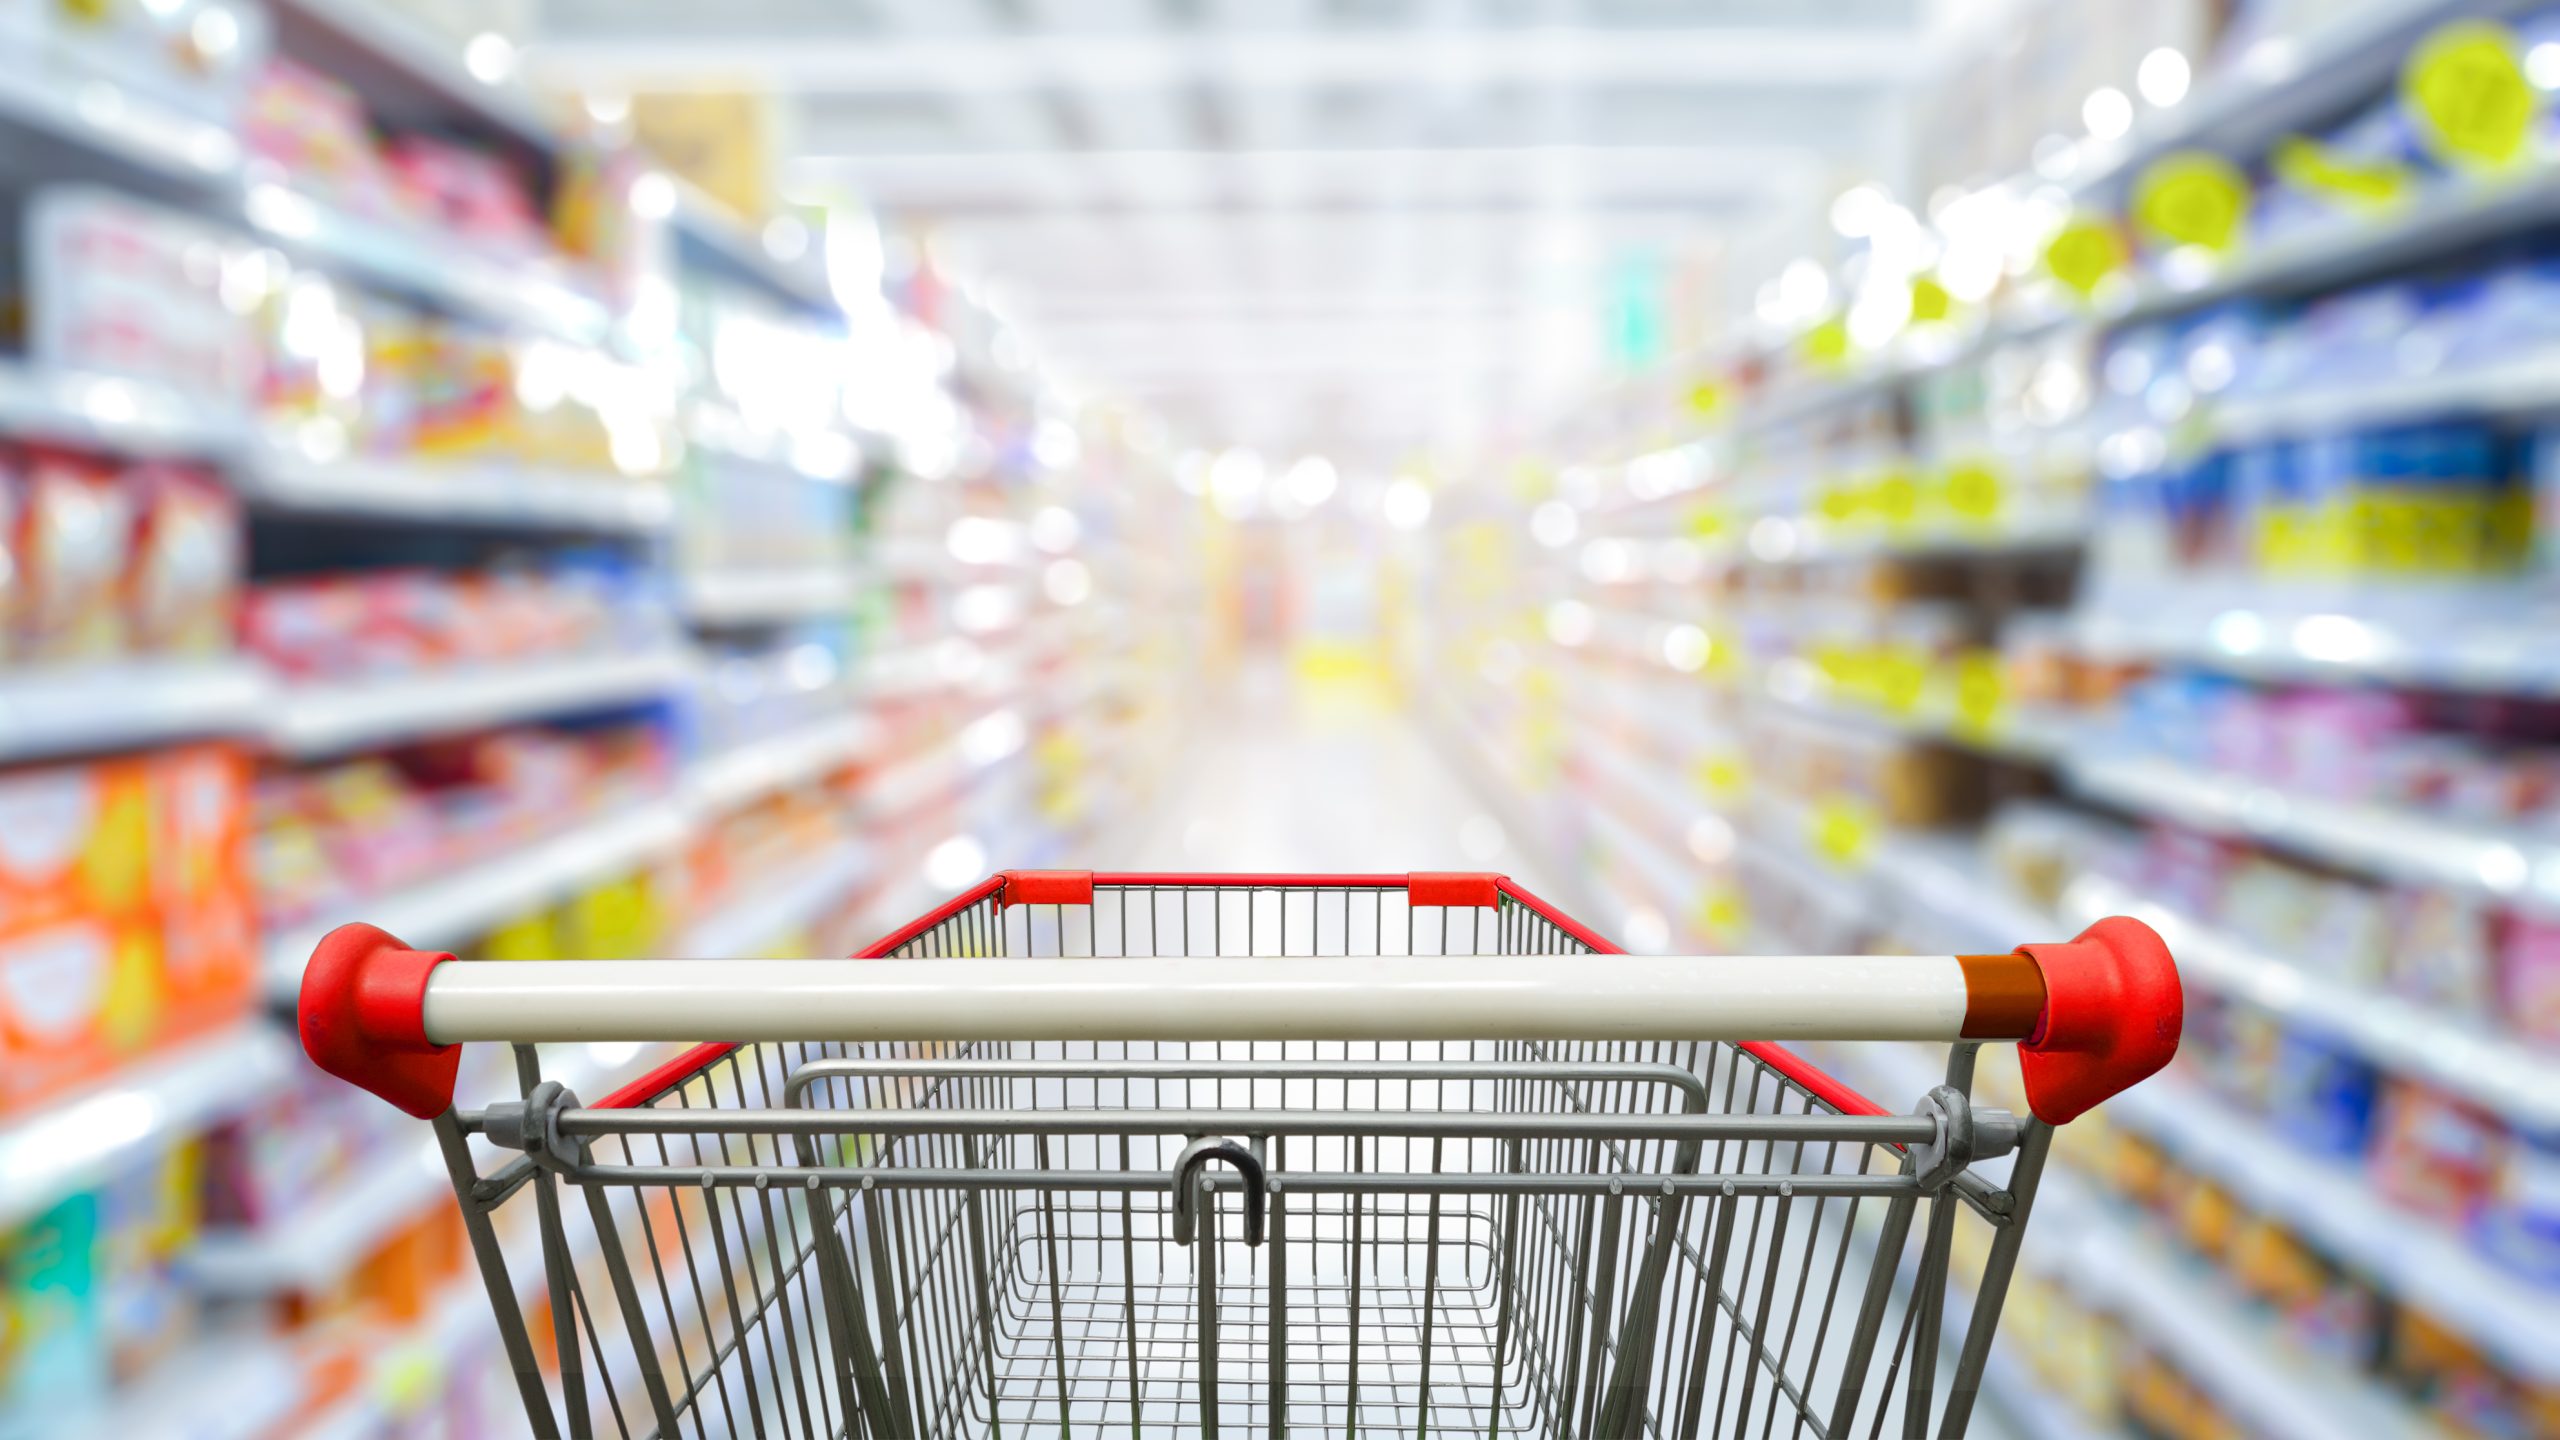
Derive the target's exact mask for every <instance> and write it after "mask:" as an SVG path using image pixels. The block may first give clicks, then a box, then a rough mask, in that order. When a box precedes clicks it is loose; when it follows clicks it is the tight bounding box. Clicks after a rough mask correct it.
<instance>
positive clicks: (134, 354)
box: [0, 186, 258, 414]
mask: <svg viewBox="0 0 2560 1440" xmlns="http://www.w3.org/2000/svg"><path fill="white" fill-rule="evenodd" d="M18 223H19V224H21V225H22V226H23V227H24V232H25V238H24V244H23V253H22V254H21V256H20V269H21V271H22V272H23V273H20V274H15V275H0V285H11V284H15V285H21V286H23V287H24V289H23V291H22V292H21V293H22V294H23V297H24V301H25V313H26V353H27V357H28V359H30V360H31V361H33V362H35V363H36V364H39V365H43V366H47V367H51V368H55V369H59V370H64V371H71V372H76V373H87V374H96V375H106V376H115V377H120V378H123V379H127V380H136V381H144V382H148V383H150V384H152V385H154V386H156V387H159V388H161V389H164V390H166V391H168V392H170V393H172V394H175V395H177V396H179V397H182V398H184V399H186V400H188V401H192V402H195V403H197V404H199V405H201V406H204V407H206V408H207V409H208V410H210V411H212V412H213V413H216V414H231V413H237V411H239V410H240V409H242V408H244V407H245V405H246V404H247V402H248V400H249V397H250V396H251V394H252V393H253V391H254V388H255V386H256V383H257V373H258V341H257V336H256V333H255V330H254V328H253V327H252V326H251V324H250V323H249V320H248V318H247V316H246V315H245V314H244V313H243V306H242V305H241V304H239V303H238V302H239V299H240V297H241V294H242V284H243V276H244V275H245V274H246V273H248V272H249V271H250V269H251V268H252V267H253V266H254V265H255V259H254V255H255V252H254V251H253V250H251V249H250V248H249V247H248V246H247V244H246V243H245V242H244V241H242V240H241V239H240V238H239V237H238V236H237V235H236V234H234V233H233V232H231V231H228V230H224V229H222V228H220V227H218V226H214V225H208V224H206V223H205V222H203V221H201V220H198V219H196V218H195V217H193V216H190V215H185V214H182V213H179V212H177V211H173V210H167V209H163V208H161V207H159V206H156V205H153V204H151V203H150V202H148V201H143V200H136V199H132V198H130V197H127V196H125V195H121V194H118V193H115V192H112V191H106V190H98V189H90V188H85V187H78V186H45V187H42V188H39V189H38V190H36V191H35V192H34V193H33V195H32V196H31V197H30V198H29V199H28V200H27V202H26V205H25V210H24V214H23V216H21V217H20V218H19V221H18Z"/></svg>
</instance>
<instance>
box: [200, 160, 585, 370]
mask: <svg viewBox="0 0 2560 1440" xmlns="http://www.w3.org/2000/svg"><path fill="white" fill-rule="evenodd" d="M241 208H242V213H243V214H245V215H246V216H247V217H248V220H249V223H250V225H252V226H253V227H255V228H256V229H257V230H258V231H259V233H261V234H262V235H264V236H266V238H267V239H268V240H269V241H271V242H273V243H274V244H275V245H277V246H278V247H279V248H281V249H283V250H285V251H287V252H288V253H290V254H293V255H296V256H299V257H300V258H302V259H303V260H304V261H306V262H308V263H310V264H314V265H318V266H322V267H324V268H331V269H339V270H344V271H348V272H351V273H353V274H355V275H358V276H361V277H363V278H364V279H367V280H369V281H371V282H373V283H375V284H378V285H382V286H385V287H388V288H391V289H395V290H398V291H401V292H402V293H404V294H407V295H411V296H414V297H416V298H417V299H419V300H421V301H424V302H427V303H429V304H431V305H434V306H436V307H438V308H442V309H447V310H452V311H456V312H459V313H461V314H465V315H469V316H472V317H474V318H477V319H480V320H483V321H486V322H487V323H489V324H491V325H494V326H497V327H499V328H501V329H504V330H506V331H508V332H510V333H521V332H522V331H524V330H526V329H528V328H530V329H533V330H537V331H540V332H542V333H544V334H548V335H551V336H554V337H557V338H559V339H562V340H566V341H568V342H570V343H572V344H578V345H601V344H603V343H605V342H606V341H607V340H608V339H609V338H610V336H611V334H612V330H613V314H612V311H610V310H609V309H607V308H606V306H605V303H604V302H603V301H602V300H600V299H598V298H596V297H595V296H594V295H591V294H589V293H587V292H586V291H585V290H584V289H583V288H581V287H580V286H578V285H576V284H575V283H573V282H572V281H570V280H569V279H567V278H565V276H563V275H562V274H559V273H556V272H559V271H561V270H563V269H564V268H565V267H563V266H562V264H561V263H560V262H559V261H558V260H557V259H556V258H554V257H549V256H542V255H521V256H519V255H500V254H491V253H482V252H479V251H475V250H473V249H472V248H471V247H470V246H468V245H463V244H458V243H457V242H456V241H455V240H454V239H453V237H451V236H450V235H446V234H443V233H441V232H439V231H436V230H433V229H430V228H427V227H425V226H420V225H410V224H404V223H400V222H396V221H387V220H372V219H366V218H363V217H360V216H355V215H349V214H346V213H344V212H342V211H338V210H335V209H332V208H331V207H330V206H329V205H327V204H326V203H325V202H323V201H320V200H318V199H315V198H313V197H311V196H308V195H304V194H302V193H300V192H299V191H296V190H293V189H290V188H288V187H286V186H284V185H278V184H254V185H251V186H250V187H249V189H248V193H247V196H246V198H245V200H244V201H243V203H242V207H241Z"/></svg>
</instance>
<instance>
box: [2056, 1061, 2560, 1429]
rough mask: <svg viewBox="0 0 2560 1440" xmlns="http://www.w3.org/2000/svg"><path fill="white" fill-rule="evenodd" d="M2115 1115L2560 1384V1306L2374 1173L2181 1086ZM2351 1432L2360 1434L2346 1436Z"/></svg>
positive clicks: (2116, 1109) (2495, 1351)
mask: <svg viewBox="0 0 2560 1440" xmlns="http://www.w3.org/2000/svg"><path fill="white" fill-rule="evenodd" d="M2108 1106H2109V1108H2108V1112H2107V1113H2108V1114H2109V1115H2110V1116H2111V1117H2112V1118H2113V1119H2114V1120H2115V1121H2116V1122H2117V1123H2119V1124H2122V1125H2125V1126H2128V1127H2130V1128H2132V1129H2134V1130H2136V1131H2139V1132H2140V1133H2141V1134H2143V1135H2145V1136H2147V1137H2148V1138H2150V1139H2151V1140H2152V1141H2153V1142H2155V1143H2157V1144H2158V1145H2160V1146H2161V1148H2163V1149H2165V1150H2167V1151H2168V1152H2169V1153H2170V1154H2172V1155H2175V1156H2177V1157H2178V1158H2179V1159H2180V1160H2181V1161H2183V1162H2184V1163H2186V1164H2188V1165H2192V1166H2194V1167H2195V1168H2196V1169H2197V1170H2199V1171H2202V1172H2203V1173H2205V1174H2208V1175H2211V1176H2213V1177H2214V1178H2215V1179H2217V1180H2219V1181H2221V1182H2222V1183H2223V1184H2225V1185H2228V1186H2229V1187H2230V1188H2231V1190H2232V1192H2233V1193H2234V1194H2235V1195H2237V1196H2238V1197H2239V1198H2240V1199H2241V1201H2242V1202H2243V1203H2245V1204H2247V1205H2248V1206H2249V1207H2250V1208H2252V1209H2255V1210H2259V1211H2263V1212H2265V1213H2267V1214H2270V1215H2274V1216H2277V1217H2279V1218H2281V1219H2282V1220H2283V1221H2284V1222H2285V1223H2286V1224H2287V1225H2289V1226H2291V1227H2293V1228H2294V1229H2295V1230H2297V1231H2299V1232H2300V1233H2301V1234H2303V1235H2305V1236H2307V1237H2308V1238H2309V1239H2310V1240H2311V1242H2312V1243H2313V1244H2315V1245H2317V1246H2319V1247H2320V1248H2321V1249H2323V1250H2325V1251H2327V1252H2328V1253H2329V1254H2331V1255H2334V1256H2336V1257H2338V1258H2339V1259H2340V1260H2342V1261H2344V1262H2346V1264H2348V1265H2349V1266H2350V1267H2352V1268H2353V1269H2355V1270H2356V1271H2358V1272H2360V1273H2362V1274H2364V1275H2366V1276H2369V1277H2371V1278H2373V1279H2374V1280H2376V1281H2378V1282H2379V1283H2381V1285H2382V1286H2383V1287H2384V1288H2385V1289H2386V1290H2387V1291H2388V1292H2389V1293H2390V1294H2391V1295H2393V1296H2394V1297H2396V1298H2398V1299H2399V1300H2401V1301H2403V1302H2405V1303H2407V1304H2411V1305H2415V1306H2417V1307H2418V1308H2419V1309H2421V1310H2424V1311H2425V1312H2427V1313H2428V1314H2429V1315H2431V1316H2433V1317H2435V1318H2436V1319H2437V1320H2439V1321H2442V1322H2443V1323H2444V1324H2446V1325H2448V1326H2450V1327H2452V1328H2453V1329H2455V1330H2458V1331H2460V1332H2461V1333H2462V1334H2463V1335H2464V1336H2465V1337H2466V1338H2468V1339H2469V1340H2470V1341H2471V1342H2472V1343H2473V1344H2475V1345H2478V1346H2479V1347H2480V1348H2481V1349H2482V1350H2484V1351H2486V1352H2487V1353H2489V1354H2491V1355H2494V1356H2496V1357H2498V1359H2499V1361H2500V1362H2501V1363H2503V1364H2505V1365H2507V1366H2510V1367H2512V1368H2513V1370H2514V1371H2515V1373H2517V1374H2518V1375H2521V1376H2524V1377H2526V1378H2528V1379H2533V1380H2536V1381H2539V1382H2540V1383H2543V1384H2546V1385H2547V1384H2552V1383H2555V1382H2560V1350H2555V1349H2554V1348H2553V1347H2552V1346H2551V1344H2550V1343H2549V1341H2550V1337H2551V1336H2553V1335H2560V1296H2555V1295H2553V1294H2552V1293H2551V1292H2550V1291H2547V1290H2542V1289H2538V1288H2536V1287H2535V1286H2533V1285H2531V1284H2529V1283H2527V1282H2526V1281H2524V1280H2523V1279H2521V1278H2519V1277H2517V1276H2515V1275H2513V1274H2511V1273H2509V1272H2507V1271H2506V1270H2504V1269H2502V1268H2501V1267H2499V1266H2498V1265H2497V1264H2496V1263H2495V1262H2493V1261H2491V1260H2490V1259H2488V1258H2487V1257H2485V1256H2483V1255H2482V1254H2481V1253H2480V1252H2479V1251H2477V1250H2475V1249H2473V1248H2472V1247H2471V1245H2470V1244H2469V1243H2468V1242H2467V1241H2466V1240H2465V1239H2464V1237H2462V1236H2461V1235H2459V1234H2457V1233H2454V1232H2452V1231H2451V1230H2449V1229H2448V1228H2446V1227H2445V1226H2443V1225H2441V1224H2439V1223H2437V1222H2433V1221H2430V1220H2428V1219H2427V1218H2426V1217H2423V1216H2420V1215H2415V1214H2412V1213H2411V1212H2409V1211H2407V1210H2404V1209H2401V1208H2399V1207H2398V1206H2395V1205H2393V1204H2391V1203H2390V1202H2389V1201H2387V1200H2384V1199H2383V1198H2382V1197H2381V1196H2379V1195H2377V1194H2375V1193H2374V1189H2373V1184H2372V1182H2371V1180H2369V1179H2368V1178H2367V1177H2366V1175H2365V1173H2364V1171H2363V1170H2362V1169H2361V1168H2360V1167H2358V1166H2355V1165H2352V1164H2348V1163H2346V1162H2343V1161H2338V1160H2332V1159H2328V1158H2326V1157H2324V1156H2317V1155H2313V1154H2310V1153H2309V1152H2307V1151H2305V1150H2303V1149H2302V1148H2301V1147H2300V1146H2298V1145H2295V1144H2293V1143H2292V1142H2290V1141H2288V1140H2286V1139H2284V1138H2283V1137H2282V1136H2280V1135H2277V1134H2275V1133H2273V1132H2272V1131H2270V1130H2269V1129H2268V1128H2267V1126H2266V1125H2265V1124H2264V1123H2262V1122H2261V1121H2259V1120H2258V1119H2257V1118H2256V1117H2254V1116H2251V1115H2248V1114H2245V1113H2243V1112H2241V1111H2239V1110H2236V1109H2234V1108H2232V1107H2231V1106H2229V1105H2227V1104H2225V1103H2223V1102H2222V1101H2221V1100H2220V1099H2218V1098H2216V1097H2214V1096H2212V1095H2210V1094H2208V1093H2207V1092H2205V1091H2203V1090H2201V1089H2199V1088H2197V1087H2196V1086H2194V1085H2192V1084H2190V1083H2187V1082H2186V1081H2184V1080H2182V1079H2180V1078H2178V1077H2177V1076H2175V1075H2162V1076H2155V1077H2154V1078H2153V1079H2151V1080H2150V1081H2148V1082H2146V1083H2144V1084H2143V1085H2140V1086H2137V1087H2135V1088H2134V1089H2132V1090H2129V1091H2126V1092H2125V1093H2124V1094H2122V1095H2119V1096H2117V1097H2116V1098H2115V1099H2114V1100H2112V1101H2109V1102H2108ZM2337 1433H2342V1434H2343V1433H2349V1432H2344V1431H2341V1432H2337Z"/></svg>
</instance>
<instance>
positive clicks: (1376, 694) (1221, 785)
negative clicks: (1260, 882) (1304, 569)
mask: <svg viewBox="0 0 2560 1440" xmlns="http://www.w3.org/2000/svg"><path fill="white" fill-rule="evenodd" d="M1206 688H1207V694H1208V696H1209V698H1207V699H1205V700H1203V701H1202V702H1200V709H1199V710H1198V711H1197V712H1196V713H1195V714H1194V715H1193V717H1192V719H1191V721H1190V724H1189V725H1188V727H1187V728H1188V732H1189V735H1188V739H1187V740H1186V742H1185V744H1184V746H1183V748H1182V749H1181V750H1180V751H1179V752H1178V753H1177V754H1176V755H1175V756H1174V757H1173V758H1172V761H1171V763H1170V766H1169V768H1168V769H1167V771H1166V772H1165V778H1164V780H1163V782H1162V784H1161V785H1160V786H1159V788H1158V789H1157V791H1156V793H1155V794H1154V795H1153V796H1152V797H1151V800H1150V803H1149V808H1148V810H1147V812H1146V814H1145V816H1144V818H1143V819H1141V820H1140V821H1138V822H1137V823H1135V824H1134V825H1132V826H1131V827H1129V828H1128V829H1126V830H1124V831H1122V832H1120V838H1119V839H1118V840H1117V841H1114V840H1111V839H1106V840H1104V841H1103V842H1102V844H1103V845H1104V847H1105V848H1106V850H1107V851H1111V852H1113V853H1106V854H1103V855H1097V856H1096V857H1095V860H1094V863H1095V865H1096V867H1097V868H1100V867H1104V866H1113V867H1117V866H1123V865H1125V866H1127V867H1128V868H1131V869H1152V870H1214V871H1297V872H1325V871H1331V872H1347V871H1382V872H1389V873H1395V872H1402V871H1407V870H1493V871H1499V872H1502V873H1505V874H1508V875H1510V876H1512V877H1513V878H1514V879H1517V880H1518V881H1519V882H1520V883H1521V884H1522V885H1523V886H1526V887H1527V888H1529V889H1531V890H1533V891H1536V892H1538V893H1540V894H1542V895H1544V894H1553V893H1556V892H1555V891H1553V890H1552V888H1551V887H1550V886H1549V885H1548V884H1546V883H1545V882H1546V881H1547V880H1550V879H1552V878H1553V877H1547V876H1542V875H1541V874H1540V873H1539V867H1538V865H1537V864H1536V862H1535V861H1534V860H1532V859H1531V858H1530V857H1529V856H1527V855H1525V854H1523V853H1522V851H1521V848H1520V847H1519V845H1518V844H1517V843H1516V842H1515V840H1514V838H1513V837H1511V836H1509V835H1507V834H1506V833H1504V829H1503V827H1502V825H1501V824H1500V823H1499V822H1498V821H1497V820H1496V819H1495V818H1494V816H1493V815H1492V814H1491V813H1490V811H1489V809H1488V807H1487V805H1486V804H1485V802H1484V799H1483V798H1482V797H1480V796H1478V795H1477V794H1475V793H1474V792H1473V791H1471V790H1470V789H1469V787H1468V786H1467V784H1466V783H1465V782H1464V780H1463V779H1462V778H1461V777H1460V775H1459V774H1458V772H1457V771H1456V769H1455V768H1454V767H1453V766H1452V765H1451V764H1450V762H1449V760H1448V759H1447V758H1445V757H1444V756H1443V755H1442V754H1441V753H1440V751H1439V749H1438V747H1437V746H1436V745H1435V744H1434V743H1433V741H1432V739H1431V737H1430V736H1429V735H1428V734H1427V733H1426V732H1425V731H1424V729H1423V728H1422V727H1421V726H1420V725H1419V724H1417V723H1416V722H1415V721H1413V720H1412V719H1410V718H1408V717H1407V716H1406V715H1405V714H1404V713H1402V712H1401V711H1400V710H1398V709H1397V708H1396V707H1395V705H1394V704H1393V702H1392V700H1391V698H1390V697H1388V696H1387V695H1386V694H1384V693H1383V692H1381V691H1379V690H1377V689H1375V688H1373V687H1368V686H1360V685H1345V684H1338V683H1327V684H1313V683H1309V682H1304V681H1300V680H1297V679H1295V678H1294V677H1293V676H1292V675H1291V674H1290V673H1289V671H1288V670H1287V669H1286V668H1285V667H1284V666H1283V665H1282V664H1281V663H1279V662H1277V661H1271V660H1265V661H1258V662H1252V663H1248V664H1247V665H1245V666H1243V667H1241V668H1240V669H1239V670H1238V671H1237V672H1236V673H1235V675H1234V677H1233V678H1232V680H1231V681H1230V682H1228V683H1225V684H1213V685H1212V686H1210V687H1206Z"/></svg>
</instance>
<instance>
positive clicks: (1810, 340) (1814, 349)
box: [1799, 315, 1849, 365]
mask: <svg viewBox="0 0 2560 1440" xmlns="http://www.w3.org/2000/svg"><path fill="white" fill-rule="evenodd" d="M1799 343H1800V344H1802V345H1803V347H1804V358H1806V359H1807V360H1810V361H1812V362H1814V363H1815V364H1817V365H1839V364H1842V363H1844V362H1845V361H1847V360H1848V358H1849V322H1848V320H1847V319H1846V318H1845V317H1842V316H1838V315H1835V316H1833V317H1831V318H1830V319H1828V320H1825V321H1823V322H1822V323H1821V324H1819V325H1816V326H1814V327H1813V328H1812V329H1810V330H1807V331H1806V332H1804V339H1803V340H1802V341H1801V342H1799Z"/></svg>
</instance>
